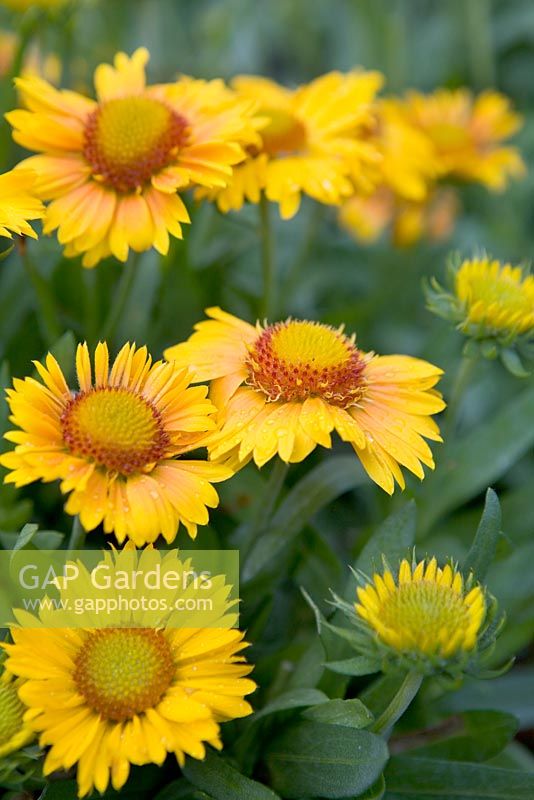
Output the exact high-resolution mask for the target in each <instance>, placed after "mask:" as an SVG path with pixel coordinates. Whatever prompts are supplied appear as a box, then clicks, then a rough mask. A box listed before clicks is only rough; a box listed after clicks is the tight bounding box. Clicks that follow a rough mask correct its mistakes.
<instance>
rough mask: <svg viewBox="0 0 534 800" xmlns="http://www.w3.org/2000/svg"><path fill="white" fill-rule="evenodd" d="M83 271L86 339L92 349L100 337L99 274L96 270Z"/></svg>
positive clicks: (84, 269) (83, 268)
mask: <svg viewBox="0 0 534 800" xmlns="http://www.w3.org/2000/svg"><path fill="white" fill-rule="evenodd" d="M81 269H82V280H83V284H84V289H85V291H84V316H85V338H86V340H87V343H88V344H89V347H90V348H93V347H94V346H95V344H96V339H97V336H98V322H99V319H98V308H99V306H98V292H97V283H96V281H97V274H96V271H95V270H94V269H86V268H85V267H81Z"/></svg>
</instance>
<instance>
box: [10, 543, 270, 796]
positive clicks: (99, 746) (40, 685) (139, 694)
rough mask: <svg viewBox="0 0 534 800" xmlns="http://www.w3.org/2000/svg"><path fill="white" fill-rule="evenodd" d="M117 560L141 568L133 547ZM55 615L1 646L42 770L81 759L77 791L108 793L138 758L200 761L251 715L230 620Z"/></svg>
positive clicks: (239, 644) (19, 630)
mask: <svg viewBox="0 0 534 800" xmlns="http://www.w3.org/2000/svg"><path fill="white" fill-rule="evenodd" d="M145 552H146V551H145ZM116 557H117V566H119V567H121V566H123V564H119V562H123V561H124V559H125V558H126V559H127V560H128V559H130V557H131V563H130V569H131V570H133V569H135V567H136V560H137V557H136V554H135V553H128V552H125V551H121V552H119V553H118V554H117V556H116ZM169 557H170V558H172V556H169ZM143 559H144V553H141V554H139V565H141V564H142V562H143ZM117 574H118V573H117ZM131 574H133V572H131ZM54 613H56V612H53V611H52V612H49V613H48V620H47V622H48V624H46V625H45V626H44V627H32V626H31V625H30V626H29V627H26V626H25V625H24V621H23V625H22V626H20V627H19V626H13V627H12V628H11V635H12V639H13V643H12V644H4V645H3V647H4V649H5V651H6V652H7V656H8V658H7V664H8V667H9V669H10V670H11V671H12V672H13V673H14V674H15V675H17V676H19V678H20V679H22V680H23V681H24V683H23V685H22V687H21V688H20V690H19V692H20V697H21V700H22V701H23V703H24V704H25V705H26V706H27V707H28V711H27V713H26V716H25V720H26V721H27V724H28V725H29V726H30V727H31V729H32V730H33V731H35V732H36V733H38V734H39V741H40V744H41V746H42V747H45V748H50V749H49V750H48V753H47V756H46V760H45V763H44V773H45V775H49V774H50V773H51V772H54V771H56V770H58V769H70V768H71V767H73V766H74V765H75V764H77V772H78V787H79V796H84V795H87V794H89V793H90V792H91V790H92V789H93V787H94V788H96V789H97V790H98V791H99V792H104V791H105V790H106V788H107V787H108V785H109V783H110V781H111V784H112V786H113V787H114V788H115V789H120V788H121V787H122V786H123V785H124V784H125V783H126V781H127V779H128V775H129V771H130V765H131V764H137V765H143V764H148V763H156V764H159V765H161V764H162V763H163V762H164V761H165V759H166V757H167V755H168V754H169V753H174V755H175V756H176V758H177V759H178V762H179V763H180V765H183V764H184V761H185V757H186V756H190V757H192V758H197V759H203V758H204V756H205V753H206V745H211V746H212V747H215V748H217V749H219V750H220V749H221V748H222V742H221V738H220V723H222V722H225V721H227V720H231V719H236V718H238V717H245V716H247V715H248V714H250V713H251V712H252V708H251V706H250V705H249V703H248V702H246V701H245V699H244V698H245V696H246V695H248V694H250V693H251V692H253V691H254V690H255V688H256V685H255V683H254V682H253V681H251V680H250V679H248V678H247V677H246V676H247V675H248V674H249V673H250V672H251V671H252V667H251V666H250V665H249V664H247V663H246V662H245V658H244V657H243V656H242V655H241V651H242V650H243V649H244V648H246V647H247V646H248V645H247V643H246V642H245V641H244V640H243V633H242V632H241V631H239V630H236V629H232V628H229V627H224V624H225V623H224V622H222V626H223V627H216V626H213V627H204V628H198V627H190V626H188V627H182V628H174V629H173V628H169V627H167V626H159V627H147V626H146V621H145V617H146V615H144V612H141V611H140V612H138V613H137V620H136V615H135V614H133V616H132V617H131V618H127V619H128V621H127V623H126V624H127V627H125V626H124V619H125V616H124V613H123V615H122V620H123V625H119V626H118V627H116V626H114V625H113V622H112V623H111V625H110V626H109V627H100V628H57V627H53V626H51V625H50V624H49V622H50V619H49V618H50V614H54ZM57 613H59V614H61V613H62V612H57ZM222 613H224V611H223V612H222ZM119 616H120V614H119ZM111 619H112V616H111ZM136 622H137V624H136ZM143 623H144V624H143ZM0 725H1V722H0ZM0 729H1V728H0Z"/></svg>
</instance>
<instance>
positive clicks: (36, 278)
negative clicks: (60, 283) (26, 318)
mask: <svg viewBox="0 0 534 800" xmlns="http://www.w3.org/2000/svg"><path fill="white" fill-rule="evenodd" d="M28 244H29V243H28V241H27V239H24V240H22V242H21V248H20V254H21V258H22V263H23V266H24V269H25V270H26V275H27V276H28V279H29V281H30V283H31V284H32V286H33V290H34V292H35V297H36V299H37V316H38V318H39V324H40V327H41V330H42V332H43V336H44V338H45V341H46V343H47V345H49V346H50V345H52V344H54V342H57V340H58V339H59V337H60V336H61V325H60V323H59V314H58V310H57V306H56V301H55V297H54V294H53V292H52V290H51V288H50V285H49V283H48V281H46V280H45V279H44V278H43V276H42V275H41V273H40V272H39V270H38V269H37V267H36V266H35V264H34V262H33V259H32V257H31V255H30V249H29V246H28Z"/></svg>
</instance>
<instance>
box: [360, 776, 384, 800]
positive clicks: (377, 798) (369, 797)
mask: <svg viewBox="0 0 534 800" xmlns="http://www.w3.org/2000/svg"><path fill="white" fill-rule="evenodd" d="M385 791H386V781H385V780H384V776H383V775H381V776H380V777H379V779H378V780H377V782H376V783H373V785H372V786H370V787H369V788H368V789H367V791H365V792H363V794H359V795H358V797H355V798H354V800H382V798H383V797H384V793H385Z"/></svg>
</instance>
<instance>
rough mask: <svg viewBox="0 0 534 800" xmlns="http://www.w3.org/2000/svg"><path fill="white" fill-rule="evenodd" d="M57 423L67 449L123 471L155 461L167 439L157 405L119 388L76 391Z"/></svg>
mask: <svg viewBox="0 0 534 800" xmlns="http://www.w3.org/2000/svg"><path fill="white" fill-rule="evenodd" d="M61 424H62V428H63V439H64V441H65V444H66V445H67V446H68V448H69V450H70V451H71V453H73V454H75V455H77V456H82V457H84V458H89V459H91V460H93V461H95V462H96V463H97V464H99V465H100V466H103V467H106V468H107V469H109V470H112V471H117V472H119V473H121V474H124V475H129V474H131V473H132V472H138V471H140V470H142V469H143V468H144V467H147V466H148V465H149V464H153V463H154V462H155V461H158V460H159V459H160V458H162V457H163V455H164V454H165V452H166V450H167V448H168V446H169V441H170V440H169V437H168V435H167V433H166V432H165V430H164V428H163V423H162V420H161V417H160V415H159V412H158V411H157V409H156V408H155V407H154V406H153V405H152V404H151V403H149V402H148V401H147V400H145V399H144V398H143V397H140V396H139V395H137V394H134V393H133V392H131V391H129V390H128V389H123V388H110V387H106V388H105V389H93V390H91V391H89V392H80V394H78V395H76V397H74V398H73V399H72V400H71V401H70V403H69V404H68V406H67V407H66V409H65V411H64V412H63V414H62V416H61Z"/></svg>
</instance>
